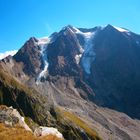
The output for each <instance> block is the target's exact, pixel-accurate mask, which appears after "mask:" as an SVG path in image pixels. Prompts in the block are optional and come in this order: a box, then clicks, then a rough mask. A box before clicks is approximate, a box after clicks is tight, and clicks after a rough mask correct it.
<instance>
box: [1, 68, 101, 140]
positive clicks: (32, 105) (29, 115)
mask: <svg viewBox="0 0 140 140" xmlns="http://www.w3.org/2000/svg"><path fill="white" fill-rule="evenodd" d="M0 104H4V105H7V106H13V107H14V108H16V109H18V111H19V112H20V113H21V114H22V115H23V116H24V117H25V121H26V122H27V124H28V125H29V126H30V128H31V129H32V130H33V131H35V129H36V127H37V126H38V125H41V126H49V127H55V128H58V130H59V131H60V132H61V133H62V134H63V136H64V138H66V139H67V140H71V139H73V140H76V139H79V140H80V139H82V138H83V137H84V138H85V139H89V138H90V139H93V140H96V139H100V138H99V136H98V135H97V133H96V132H95V131H94V128H93V127H90V126H89V127H83V126H84V124H86V123H85V122H84V121H82V120H81V119H79V118H78V117H77V116H76V115H74V114H71V116H73V119H71V117H70V118H68V119H67V118H64V117H63V114H62V113H61V112H60V109H59V107H56V106H54V105H53V103H52V104H50V103H49V102H48V99H47V97H46V96H42V95H40V94H39V93H38V92H37V91H35V90H33V89H29V88H28V87H26V86H25V85H23V84H21V83H19V82H18V81H16V79H14V78H13V77H12V76H11V75H8V74H6V73H5V72H4V71H2V70H0ZM61 110H62V109H61ZM65 112H67V111H65ZM1 119H2V118H1ZM77 120H78V121H80V123H76V122H77ZM2 122H3V121H2ZM42 128H43V127H42ZM42 128H41V129H42ZM44 128H45V127H44ZM44 128H43V129H44Z"/></svg>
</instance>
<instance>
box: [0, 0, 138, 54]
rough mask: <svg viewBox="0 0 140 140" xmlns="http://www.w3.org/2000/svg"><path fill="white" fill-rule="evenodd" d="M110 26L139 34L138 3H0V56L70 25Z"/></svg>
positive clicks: (45, 0)
mask: <svg viewBox="0 0 140 140" xmlns="http://www.w3.org/2000/svg"><path fill="white" fill-rule="evenodd" d="M108 23H109V24H112V25H115V26H119V27H125V28H128V29H130V30H131V31H134V32H136V33H139V34H140V0H0V52H5V51H7V50H15V49H19V48H20V47H21V46H22V45H23V44H24V42H25V41H26V40H27V39H28V38H29V37H31V36H35V37H42V36H48V35H50V34H51V33H52V32H54V31H59V30H60V29H61V28H62V27H63V26H66V25H68V24H71V25H73V26H76V27H88V28H91V27H94V26H97V25H106V24H108Z"/></svg>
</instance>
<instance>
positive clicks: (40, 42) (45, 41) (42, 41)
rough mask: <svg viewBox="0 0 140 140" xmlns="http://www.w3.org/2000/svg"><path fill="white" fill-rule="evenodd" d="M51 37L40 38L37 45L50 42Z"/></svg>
mask: <svg viewBox="0 0 140 140" xmlns="http://www.w3.org/2000/svg"><path fill="white" fill-rule="evenodd" d="M48 40H49V38H48V37H42V38H39V39H38V42H37V45H38V46H43V45H45V44H47V43H48Z"/></svg>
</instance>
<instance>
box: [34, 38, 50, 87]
mask: <svg viewBox="0 0 140 140" xmlns="http://www.w3.org/2000/svg"><path fill="white" fill-rule="evenodd" d="M50 40H51V39H50V38H48V37H43V38H40V39H39V41H38V45H39V46H40V48H41V51H40V52H41V55H42V58H43V61H44V69H43V70H42V71H41V73H40V74H39V76H38V78H37V82H36V83H37V84H39V82H40V79H41V78H42V77H45V75H46V72H47V70H48V66H49V63H48V59H47V52H46V48H47V46H48V44H49V43H50Z"/></svg>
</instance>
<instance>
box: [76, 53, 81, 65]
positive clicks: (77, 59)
mask: <svg viewBox="0 0 140 140" xmlns="http://www.w3.org/2000/svg"><path fill="white" fill-rule="evenodd" d="M81 57H82V54H77V55H76V56H75V60H76V63H77V64H79V62H80V59H81Z"/></svg>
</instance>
